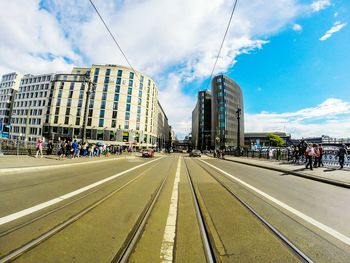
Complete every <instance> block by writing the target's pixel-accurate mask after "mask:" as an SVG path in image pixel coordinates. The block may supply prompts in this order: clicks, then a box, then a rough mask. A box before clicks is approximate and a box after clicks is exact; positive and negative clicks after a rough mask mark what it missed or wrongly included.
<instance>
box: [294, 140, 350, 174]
mask: <svg viewBox="0 0 350 263" xmlns="http://www.w3.org/2000/svg"><path fill="white" fill-rule="evenodd" d="M323 153H324V150H323V147H322V145H321V144H312V143H309V144H308V143H306V142H305V141H301V142H300V143H299V144H298V145H296V146H294V147H292V156H293V162H295V163H299V162H300V161H305V164H306V166H305V168H306V169H308V168H310V170H313V168H316V167H320V166H323V162H322V157H323ZM346 153H347V150H346V146H345V145H342V146H341V147H340V148H339V150H338V152H337V157H338V161H339V165H340V169H343V168H344V161H345V155H346Z"/></svg>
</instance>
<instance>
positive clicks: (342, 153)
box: [338, 145, 346, 169]
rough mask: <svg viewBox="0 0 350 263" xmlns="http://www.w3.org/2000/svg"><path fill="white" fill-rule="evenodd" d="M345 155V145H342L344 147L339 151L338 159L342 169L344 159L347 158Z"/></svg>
mask: <svg viewBox="0 0 350 263" xmlns="http://www.w3.org/2000/svg"><path fill="white" fill-rule="evenodd" d="M345 154H346V149H345V145H342V146H341V147H340V148H339V151H338V158H339V165H340V169H343V167H344V158H345Z"/></svg>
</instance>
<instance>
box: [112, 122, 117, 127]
mask: <svg viewBox="0 0 350 263" xmlns="http://www.w3.org/2000/svg"><path fill="white" fill-rule="evenodd" d="M116 126H117V121H116V120H112V123H111V127H112V128H115V127H116Z"/></svg>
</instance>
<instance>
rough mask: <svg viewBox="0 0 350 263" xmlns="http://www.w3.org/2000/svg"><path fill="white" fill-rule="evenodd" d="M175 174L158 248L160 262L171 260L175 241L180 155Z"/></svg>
mask: <svg viewBox="0 0 350 263" xmlns="http://www.w3.org/2000/svg"><path fill="white" fill-rule="evenodd" d="M178 159H179V160H178V162H177V169H176V175H175V180H174V186H173V191H172V194H171V200H170V207H169V213H168V219H167V222H166V226H165V231H164V236H163V242H162V246H161V249H160V260H161V262H173V251H174V243H175V233H176V219H177V201H178V198H179V182H180V169H181V157H179V158H178Z"/></svg>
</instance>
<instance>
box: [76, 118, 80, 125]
mask: <svg viewBox="0 0 350 263" xmlns="http://www.w3.org/2000/svg"><path fill="white" fill-rule="evenodd" d="M75 125H80V118H79V117H77V118H76V120H75Z"/></svg>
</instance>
